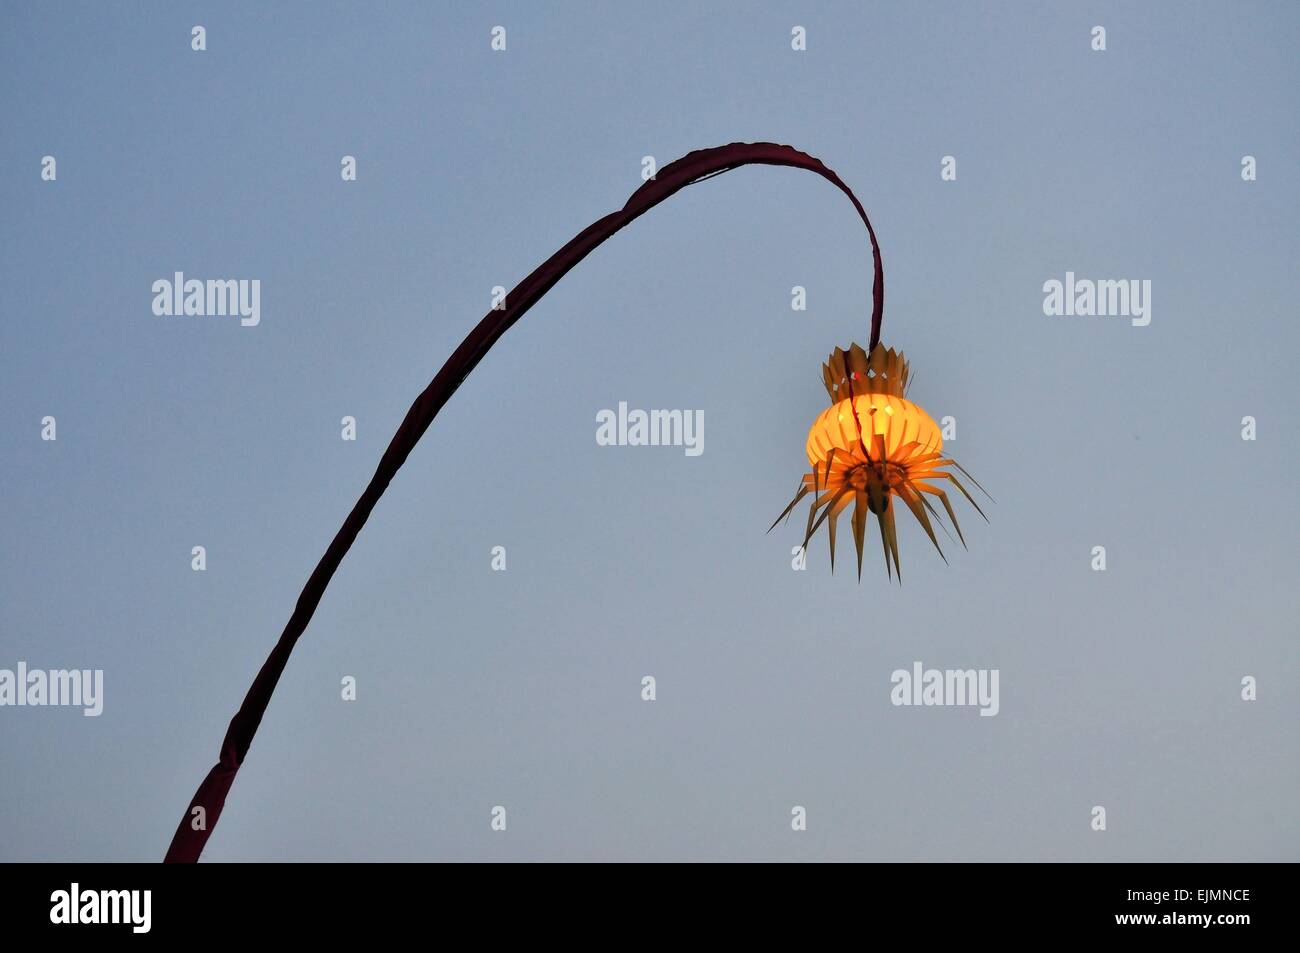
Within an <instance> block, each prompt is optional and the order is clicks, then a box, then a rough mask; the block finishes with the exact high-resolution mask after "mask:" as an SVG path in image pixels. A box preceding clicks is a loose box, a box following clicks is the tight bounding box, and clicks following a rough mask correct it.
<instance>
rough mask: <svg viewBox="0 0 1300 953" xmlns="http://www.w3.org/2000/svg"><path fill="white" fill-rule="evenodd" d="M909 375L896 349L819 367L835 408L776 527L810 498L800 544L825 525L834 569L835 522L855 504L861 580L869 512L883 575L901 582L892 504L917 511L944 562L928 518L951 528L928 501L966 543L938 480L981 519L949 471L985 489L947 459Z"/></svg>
mask: <svg viewBox="0 0 1300 953" xmlns="http://www.w3.org/2000/svg"><path fill="white" fill-rule="evenodd" d="M908 375H909V368H908V364H907V361H906V359H904V357H903V355H902V354H901V353H900V352H898V351H895V350H894V349H893V348H884V347H879V346H877V347H875V348H874V349H872V352H871V354H870V356H868V355H867V353H866V352H865V351H864V350H863V349H862V348H861V347H859V346H858V345H856V344H853V345H851V346H850V347H849V349H848V351H845V350H844V349H842V348H836V349H835V351H834V353H832V354H831V356H830V359H829V360H828V361H827V362H826V363H825V364H823V365H822V377H823V379H824V382H825V384H826V392H827V393H828V394H829V395H830V398H831V406H830V407H828V408H827V409H826V410H824V411H822V413H821V415H820V416H819V417H818V418H817V419H816V420H815V421H814V422H813V425H812V429H811V430H809V431H808V463H809V464H810V465H811V467H812V471H811V472H810V473H807V474H805V475H804V477H803V479H802V480H801V481H800V485H799V491H798V492H797V493H796V494H795V498H794V499H793V500H791V501H790V505H789V506H787V507H786V508H785V511H784V512H782V514H781V515H780V516H778V517H777V518H776V522H774V523H773V524H772V526H773V527H775V526H776V524H777V523H779V522H781V520H782V519H785V518H786V517H788V516H789V515H790V513H791V511H792V510H793V509H794V507H795V505H796V504H797V503H798V502H799V501H800V500H801V499H803V498H804V497H805V496H807V495H808V494H810V493H811V494H812V495H813V502H812V506H811V507H810V509H809V511H808V530H807V533H806V534H805V535H804V542H803V545H804V547H805V550H806V549H807V546H808V541H809V540H810V539H811V538H812V536H813V534H814V533H815V532H816V531H817V529H818V528H819V527H820V526H821V524H822V523H824V522H825V523H827V532H828V535H829V536H830V549H831V569H832V571H834V568H835V529H836V521H837V520H838V519H839V515H840V513H842V512H843V511H844V510H846V509H847V508H848V507H849V505H850V504H853V542H854V544H855V546H856V547H857V551H858V578H859V579H861V578H862V542H863V539H864V537H865V535H866V523H867V515H868V514H872V515H874V516H875V517H876V519H877V521H878V522H879V524H880V540H881V546H882V547H883V549H884V552H885V569H886V571H887V572H888V573H889V574H890V578H893V576H894V574H898V578H899V580H900V581H901V580H902V573H901V571H900V569H899V565H898V533H897V529H896V526H895V523H894V509H895V506H894V500H895V499H899V500H901V501H902V502H903V504H904V505H906V506H907V508H908V509H909V510H911V511H912V514H913V515H914V516H915V517H916V520H917V522H918V523H920V524H921V527H922V528H923V529H924V530H925V532H926V535H927V536H929V537H930V542H932V543H934V548H935V549H937V550H938V551H939V555H940V556H941V557H943V559H944V561H945V562H946V561H947V557H946V556H944V555H943V549H942V547H940V546H939V540H938V539H937V538H936V536H935V534H934V525H933V523H932V522H931V520H930V517H932V516H933V517H934V522H936V523H938V524H939V526H940V528H941V529H943V530H944V531H945V532H947V527H946V526H945V525H944V523H943V519H942V517H941V516H940V515H939V512H938V511H937V510H936V509H935V508H934V506H933V504H932V503H931V502H930V499H929V497H935V498H936V499H938V501H939V502H940V503H942V504H943V508H944V511H945V512H946V513H947V514H948V518H949V519H950V520H952V525H953V528H954V529H955V530H956V531H957V538H958V539H960V540H961V542H962V545H963V546H965V545H966V540H965V538H964V537H963V536H962V532H961V526H960V525H959V524H958V523H957V515H956V514H955V513H954V512H953V509H952V504H951V502H950V501H949V500H948V495H947V493H945V492H944V491H943V490H942V489H940V488H939V487H937V486H935V485H934V482H933V481H937V480H947V481H948V482H950V483H951V484H952V485H953V486H955V487H956V488H957V490H958V491H959V492H960V493H961V494H962V495H963V496H965V497H966V499H967V500H969V501H970V503H971V505H972V506H974V507H975V509H976V511H977V512H979V514H980V516H984V511H983V510H981V509H980V507H979V504H978V503H976V502H975V500H974V498H972V497H971V495H970V493H969V492H967V490H966V487H965V486H964V485H963V484H962V482H961V481H960V480H959V479H958V478H957V477H956V476H955V475H954V474H953V473H951V472H949V471H948V470H947V469H945V467H949V466H951V467H955V468H956V469H957V470H958V471H959V472H960V473H961V474H962V475H963V476H965V477H966V478H967V479H969V480H970V481H971V483H973V484H975V486H976V487H978V488H979V489H980V491H981V492H983V487H980V485H979V483H978V482H976V480H975V478H974V477H972V476H971V475H970V474H969V473H967V472H966V471H965V470H964V469H963V468H962V467H961V465H960V464H958V463H957V462H956V461H955V460H953V459H951V458H948V457H945V456H944V454H943V436H942V435H941V434H940V432H939V425H938V424H936V423H935V422H934V419H933V418H932V417H931V416H930V415H929V414H927V413H926V412H925V411H924V410H923V409H922V408H921V407H919V406H918V405H916V404H914V403H912V402H911V401H910V400H908V399H907V398H906V397H904V396H903V395H904V393H905V392H906V390H907V384H908ZM985 495H986V496H987V494H985ZM985 519H987V517H985ZM769 532H770V529H769ZM891 559H892V565H891Z"/></svg>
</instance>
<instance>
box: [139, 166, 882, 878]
mask: <svg viewBox="0 0 1300 953" xmlns="http://www.w3.org/2000/svg"><path fill="white" fill-rule="evenodd" d="M743 165H780V166H792V167H794V168H797V169H806V170H808V171H809V172H816V173H817V174H818V175H820V176H822V177H823V178H825V179H827V180H829V181H830V182H831V183H832V184H833V185H834V186H835V187H836V188H838V189H839V190H840V191H842V192H843V193H844V194H845V195H847V196H848V197H849V200H850V201H851V202H852V203H853V207H854V208H856V209H857V211H858V215H859V216H860V217H861V219H862V222H863V224H864V225H866V226H867V234H868V235H869V236H870V238H871V254H872V259H873V263H874V268H875V282H874V284H873V286H872V292H871V294H872V307H871V343H870V345H869V346H868V351H870V350H871V349H873V348H875V346H876V344H877V343H879V340H880V321H881V316H882V313H883V311H884V303H885V278H884V270H883V268H882V266H881V262H880V246H879V245H878V244H877V242H876V233H875V230H874V229H873V228H872V227H871V222H870V220H868V218H867V213H866V211H865V210H864V209H863V208H862V203H861V202H859V201H858V199H857V196H855V195H854V194H853V192H852V191H851V190H850V189H849V187H848V186H847V185H845V184H844V183H843V182H842V181H841V180H840V177H839V176H837V175H836V174H835V173H834V172H832V171H831V170H830V169H828V168H827V167H826V166H824V165H823V164H822V163H821V162H820V161H819V160H818V159H815V158H813V157H812V156H810V155H808V154H806V153H803V152H800V151H798V150H797V149H793V148H791V147H790V146H783V145H777V144H776V143H771V142H754V143H732V144H731V145H726V146H719V147H717V148H715V149H701V150H699V151H696V152H691V153H688V154H687V155H685V156H683V157H682V158H680V159H678V160H677V161H676V162H672V163H670V164H668V165H666V166H664V167H663V169H661V170H660V171H659V173H658V174H657V175H656V176H655V178H653V179H651V180H649V181H647V182H646V183H645V184H644V185H642V186H641V187H640V188H639V189H637V190H636V191H635V192H634V193H632V197H631V198H629V199H628V200H627V204H626V205H624V206H623V207H622V208H621V209H619V210H618V211H616V212H611V213H610V214H608V215H606V216H605V217H604V218H602V219H600V220H599V221H597V222H594V223H592V224H591V225H589V226H588V227H587V228H585V229H584V230H583V231H582V232H580V233H579V234H578V235H577V236H575V237H574V238H573V239H572V240H571V241H570V242H569V243H568V244H567V245H565V246H564V247H563V248H561V249H560V250H559V251H557V252H556V253H555V254H554V255H552V256H551V257H550V258H548V259H547V260H546V261H545V262H543V263H542V265H541V266H540V267H538V268H537V269H536V270H535V271H534V272H533V273H532V274H530V275H529V276H528V277H527V278H525V279H524V280H523V281H521V282H520V283H519V284H518V286H516V287H515V289H514V290H513V291H511V292H510V294H509V295H507V296H506V301H505V307H504V308H503V309H502V310H499V311H490V312H488V314H487V316H486V317H485V318H483V320H482V321H480V322H479V323H478V326H477V327H475V328H474V330H473V331H471V332H470V333H469V336H468V337H466V338H465V340H464V341H462V342H461V344H460V347H458V348H456V351H455V353H453V354H452V355H451V357H450V358H448V359H447V363H446V364H444V365H443V366H442V370H440V371H438V373H437V375H436V376H435V377H434V378H433V380H432V381H431V382H430V383H429V386H428V387H426V388H425V389H424V392H423V393H421V394H420V396H419V397H417V398H416V400H415V403H413V404H412V405H411V409H410V410H408V411H407V412H406V417H405V419H403V421H402V425H401V426H400V427H398V428H397V433H396V434H394V435H393V439H392V441H391V442H390V443H389V444H388V449H387V450H385V451H384V455H383V457H382V458H381V459H380V461H379V466H378V467H377V468H376V469H375V475H374V476H373V477H371V478H370V483H369V484H368V485H367V486H366V489H365V491H364V492H363V493H362V494H361V498H360V499H358V500H357V502H356V505H355V506H353V507H352V512H351V513H349V514H348V517H347V519H346V520H344V521H343V525H342V527H340V528H339V531H338V533H337V534H336V535H335V536H334V539H333V541H332V542H331V543H330V545H329V548H328V549H326V550H325V555H324V556H322V557H321V560H320V562H319V563H318V564H317V565H316V568H315V570H314V571H313V572H312V574H311V576H310V578H308V580H307V584H306V585H305V586H304V587H303V590H302V593H301V594H300V595H299V596H298V602H297V605H295V607H294V610H293V614H292V615H290V616H289V621H288V622H287V623H286V624H285V627H284V631H283V632H282V633H281V634H280V639H279V641H278V642H276V644H275V648H273V649H272V650H271V654H270V655H269V656H268V657H267V659H266V661H265V662H264V663H263V665H262V668H261V670H260V671H259V672H258V673H257V678H255V679H254V680H253V684H252V686H251V687H250V688H249V689H248V694H247V695H245V696H244V701H243V704H241V705H240V706H239V711H237V712H235V716H234V718H232V719H231V720H230V725H229V727H228V728H227V729H226V736H225V738H224V739H223V740H222V742H221V752H220V755H219V756H218V760H217V763H216V764H215V765H214V766H213V767H212V770H210V771H209V772H208V774H207V777H205V778H204V779H203V783H202V784H200V785H199V789H198V791H197V792H195V795H194V798H193V799H192V800H191V802H190V804H189V805H188V806H187V807H186V809H185V814H184V816H183V817H182V818H181V822H180V824H179V825H177V827H176V833H175V834H173V835H172V841H171V846H170V847H168V849H167V854H166V856H165V857H164V861H165V862H167V863H193V862H195V861H197V860H198V859H199V855H200V854H201V853H202V852H203V847H204V845H205V844H206V843H207V841H208V837H209V835H210V834H211V833H212V829H213V828H214V827H216V824H217V820H218V818H220V816H221V809H222V807H223V806H224V805H225V802H226V794H227V793H228V792H229V791H230V786H231V784H233V783H234V780H235V774H236V773H237V772H238V771H239V767H240V765H241V764H243V761H244V756H245V755H246V754H247V753H248V748H249V745H251V744H252V743H253V735H254V734H256V732H257V727H258V725H259V724H261V721H262V715H263V714H265V712H266V707H267V705H268V704H269V703H270V701H271V694H272V693H273V692H274V691H275V686H276V684H277V683H278V682H279V680H280V674H281V673H282V672H283V671H284V666H285V664H286V663H287V662H288V661H289V654H290V653H291V652H292V651H293V647H294V645H295V644H296V643H297V641H298V637H299V636H300V635H302V633H303V631H304V630H305V629H306V628H307V623H308V622H309V621H311V617H312V614H313V613H314V612H315V611H316V606H317V605H319V604H320V600H321V597H322V596H323V595H324V594H325V588H326V587H327V586H328V585H329V582H330V579H331V578H332V577H333V575H334V571H335V570H336V569H338V567H339V564H340V563H341V562H342V561H343V557H344V556H345V555H347V552H348V550H349V549H350V548H351V546H352V543H353V541H354V540H355V539H356V538H357V534H358V533H359V532H361V527H362V526H364V525H365V523H366V520H367V519H368V518H369V516H370V512H371V510H373V509H374V508H375V504H376V503H378V502H379V498H380V497H381V496H383V495H384V491H385V490H386V489H387V488H388V484H389V482H391V481H392V479H393V477H394V475H396V473H397V471H398V470H399V469H400V468H401V466H402V464H403V463H405V462H406V458H407V456H408V455H409V454H410V452H411V450H412V449H414V447H415V445H416V444H417V443H418V442H419V440H420V437H422V436H423V435H424V432H425V431H426V430H427V429H428V428H429V424H431V423H432V422H433V418H434V417H436V416H437V415H438V411H439V410H441V409H442V407H443V405H444V404H446V403H447V401H448V399H449V398H450V397H451V395H452V394H454V393H455V392H456V389H457V388H458V387H460V385H461V382H462V381H464V380H465V378H466V377H468V376H469V373H470V371H472V370H473V369H474V368H475V367H476V366H477V365H478V362H479V361H481V360H482V359H483V357H484V355H486V354H487V352H488V351H489V350H490V349H491V347H492V345H493V344H495V343H496V342H497V340H498V339H499V338H500V337H501V335H503V334H505V332H506V331H507V330H508V329H509V328H510V326H511V325H512V324H514V323H515V322H516V321H518V320H519V319H520V318H521V317H523V316H524V313H525V312H526V311H527V310H528V309H529V308H531V307H532V306H533V305H534V304H535V303H536V302H537V301H538V300H539V299H540V298H541V297H542V295H544V294H546V292H547V291H549V290H550V289H551V287H552V286H553V285H554V284H555V283H556V282H557V281H559V280H560V279H561V278H563V277H564V275H565V274H567V273H568V271H569V269H571V268H573V266H574V265H576V264H578V262H580V261H582V259H584V258H586V257H587V255H588V254H590V253H591V252H592V250H594V249H595V248H596V247H597V246H598V245H600V244H601V243H602V242H604V241H605V240H606V239H607V238H609V237H610V236H611V235H613V234H614V233H615V232H617V231H618V230H619V229H621V228H623V227H624V226H625V225H627V224H629V223H631V222H632V221H634V220H635V219H637V218H638V217H640V216H641V215H643V214H644V213H646V212H648V211H649V210H650V209H652V208H654V207H655V206H656V205H658V204H659V203H660V202H662V201H664V199H666V198H668V197H669V196H671V195H673V194H674V193H676V192H679V191H681V190H682V189H684V188H685V187H686V186H688V185H691V184H692V183H695V182H700V181H702V180H704V179H706V178H710V177H712V176H714V175H718V174H720V173H723V172H727V171H729V170H731V169H736V168H739V167H740V166H743ZM196 808H202V809H203V811H202V816H203V820H204V823H203V824H202V826H201V828H200V829H196V827H195V824H196V823H197V820H196V816H195V809H196Z"/></svg>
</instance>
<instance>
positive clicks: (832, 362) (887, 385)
mask: <svg viewBox="0 0 1300 953" xmlns="http://www.w3.org/2000/svg"><path fill="white" fill-rule="evenodd" d="M908 374H909V369H908V363H907V359H906V358H904V357H903V352H902V351H895V350H894V349H893V348H892V347H883V346H880V345H877V346H876V347H875V348H874V349H873V350H872V352H871V354H870V355H868V354H867V352H866V351H864V350H863V349H862V348H861V347H859V346H858V345H857V344H850V345H849V349H848V350H847V351H846V350H844V348H842V347H837V348H836V349H835V350H834V351H833V352H831V356H830V357H829V358H827V359H826V363H825V364H823V365H822V382H823V383H824V384H825V385H826V393H827V394H829V395H830V398H831V403H836V402H838V401H841V400H847V399H848V398H849V395H850V393H851V394H853V395H855V396H856V395H858V394H889V395H891V396H894V397H902V396H903V392H904V391H905V390H907V378H908Z"/></svg>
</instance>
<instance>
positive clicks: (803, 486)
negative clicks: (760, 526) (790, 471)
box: [767, 481, 808, 533]
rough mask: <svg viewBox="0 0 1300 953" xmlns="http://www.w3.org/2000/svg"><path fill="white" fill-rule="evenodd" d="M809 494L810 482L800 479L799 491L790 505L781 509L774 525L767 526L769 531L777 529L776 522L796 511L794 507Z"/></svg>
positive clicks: (773, 522)
mask: <svg viewBox="0 0 1300 953" xmlns="http://www.w3.org/2000/svg"><path fill="white" fill-rule="evenodd" d="M807 495H808V484H807V483H805V482H803V481H800V483H799V492H798V493H796V494H795V495H794V499H793V500H791V501H790V505H789V506H787V507H786V508H785V509H784V510H782V511H781V515H780V516H778V517H777V518H776V519H775V520H773V521H772V525H771V526H769V527H768V528H767V531H768V532H769V533H770V532H772V530H774V529H776V524H777V523H779V522H781V520H783V519H786V518H787V517H789V515H790V514H791V513H792V512H793V511H794V508H795V507H796V506H798V505H799V501H800V500H802V499H803V498H804V497H805V496H807Z"/></svg>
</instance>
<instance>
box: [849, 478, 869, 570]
mask: <svg viewBox="0 0 1300 953" xmlns="http://www.w3.org/2000/svg"><path fill="white" fill-rule="evenodd" d="M868 512H869V510H868V508H867V493H866V491H865V490H858V491H857V497H856V499H855V501H854V506H853V545H854V546H855V547H856V548H857V550H858V581H859V582H861V581H862V540H863V537H864V536H865V535H866V529H867V513H868Z"/></svg>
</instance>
